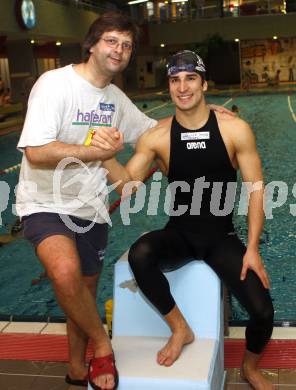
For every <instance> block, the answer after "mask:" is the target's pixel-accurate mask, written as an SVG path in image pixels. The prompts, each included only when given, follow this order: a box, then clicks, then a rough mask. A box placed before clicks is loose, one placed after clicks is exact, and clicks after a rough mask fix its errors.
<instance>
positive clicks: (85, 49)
mask: <svg viewBox="0 0 296 390" xmlns="http://www.w3.org/2000/svg"><path fill="white" fill-rule="evenodd" d="M106 31H120V32H123V31H127V32H129V33H131V35H132V37H133V52H134V51H135V49H136V45H137V43H138V39H139V33H140V29H139V26H138V25H137V24H136V23H134V22H133V21H132V20H131V19H130V17H129V16H127V15H125V14H123V13H121V12H118V11H108V12H106V13H104V14H102V15H101V16H99V17H98V18H97V19H96V20H95V21H94V22H93V24H92V25H91V26H90V28H89V30H88V33H87V34H86V37H85V39H84V42H83V44H82V60H83V62H87V61H88V59H89V57H90V48H91V47H93V46H94V45H95V44H96V43H97V42H98V41H99V40H100V39H101V36H102V35H103V34H104V32H106Z"/></svg>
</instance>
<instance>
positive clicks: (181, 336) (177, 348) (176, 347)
mask: <svg viewBox="0 0 296 390" xmlns="http://www.w3.org/2000/svg"><path fill="white" fill-rule="evenodd" d="M193 341H194V333H193V332H192V330H191V329H190V328H189V327H186V328H184V329H181V330H180V329H178V331H176V332H174V333H173V334H172V336H171V337H170V339H169V341H168V342H167V344H166V345H165V346H164V347H163V348H162V349H161V350H160V351H159V352H158V354H157V363H158V364H160V365H161V366H166V367H169V366H171V365H172V364H173V363H174V362H175V361H176V360H177V359H178V357H179V356H180V354H181V352H182V349H183V347H184V345H186V344H190V343H192V342H193Z"/></svg>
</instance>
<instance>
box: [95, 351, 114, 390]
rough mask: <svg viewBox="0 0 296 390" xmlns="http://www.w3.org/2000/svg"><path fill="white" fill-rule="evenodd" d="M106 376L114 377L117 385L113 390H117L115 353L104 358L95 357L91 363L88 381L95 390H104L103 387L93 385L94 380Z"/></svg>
mask: <svg viewBox="0 0 296 390" xmlns="http://www.w3.org/2000/svg"><path fill="white" fill-rule="evenodd" d="M105 374H110V375H113V376H114V382H115V385H114V387H113V389H112V390H115V389H117V386H118V371H117V368H116V366H115V358H114V354H113V353H111V354H110V355H107V356H103V357H94V358H93V359H91V361H90V362H89V368H88V381H89V383H90V385H91V387H92V388H93V390H102V389H101V387H98V386H97V385H96V384H95V383H93V380H94V379H95V378H97V377H98V376H100V375H105Z"/></svg>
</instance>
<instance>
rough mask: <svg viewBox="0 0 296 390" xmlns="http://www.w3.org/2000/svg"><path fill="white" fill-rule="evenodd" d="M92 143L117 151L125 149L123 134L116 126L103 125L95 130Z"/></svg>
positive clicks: (92, 144)
mask: <svg viewBox="0 0 296 390" xmlns="http://www.w3.org/2000/svg"><path fill="white" fill-rule="evenodd" d="M90 145H91V146H95V147H96V148H99V149H103V150H106V151H113V152H114V153H117V152H119V151H120V150H122V149H123V134H122V133H121V132H120V131H118V129H116V128H115V127H105V126H102V127H100V128H99V129H98V130H96V131H95V133H94V135H93V136H92V139H91V142H90Z"/></svg>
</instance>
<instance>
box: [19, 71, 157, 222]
mask: <svg viewBox="0 0 296 390" xmlns="http://www.w3.org/2000/svg"><path fill="white" fill-rule="evenodd" d="M156 123H157V122H156V121H155V120H153V119H151V118H149V117H147V116H146V115H145V114H143V113H142V112H141V111H140V110H139V109H138V108H137V107H136V106H135V105H134V104H133V103H132V102H131V101H130V99H129V98H128V97H127V96H126V95H125V94H124V93H123V92H122V91H121V90H120V89H119V88H118V87H116V86H115V85H113V84H109V85H108V86H106V87H105V88H103V89H100V88H96V87H94V86H93V85H92V84H90V83H89V82H88V81H86V80H85V79H84V78H82V77H81V76H79V75H78V74H77V73H76V72H75V70H74V68H73V66H72V65H68V66H65V67H63V68H60V69H56V70H52V71H49V72H46V73H44V74H43V75H42V76H41V77H40V78H39V80H38V81H37V82H36V84H35V85H34V87H33V89H32V92H31V94H30V98H29V102H28V111H27V116H26V120H25V124H24V128H23V131H22V134H21V137H20V140H19V143H18V148H20V149H23V148H25V147H26V146H41V145H45V144H48V143H49V142H52V141H56V140H57V141H61V142H64V143H67V144H80V145H82V144H83V143H84V141H85V139H86V136H87V133H88V131H89V128H90V124H91V127H92V128H94V129H95V128H96V127H97V126H100V125H103V126H112V127H117V128H118V129H119V130H120V131H121V132H122V133H123V134H124V141H125V142H127V143H135V142H136V141H137V139H138V138H139V136H140V135H141V134H142V133H143V132H144V131H145V130H147V129H148V128H150V127H153V126H155V125H156ZM69 162H70V161H69ZM100 165H101V164H100V162H98V161H95V162H90V163H81V162H80V163H79V162H78V163H76V164H67V165H66V166H65V167H59V168H58V169H43V168H39V167H36V166H33V165H32V164H30V163H29V161H28V160H27V158H26V155H25V153H24V154H23V159H22V165H21V172H20V180H19V185H18V189H17V199H16V210H17V213H18V215H19V216H20V217H22V216H24V215H29V214H33V213H36V212H54V213H60V214H69V215H73V216H76V217H79V218H82V219H87V220H91V221H95V222H99V223H104V222H106V215H107V214H108V212H107V194H106V192H107V179H106V171H105V169H104V168H102V167H101V166H100Z"/></svg>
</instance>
